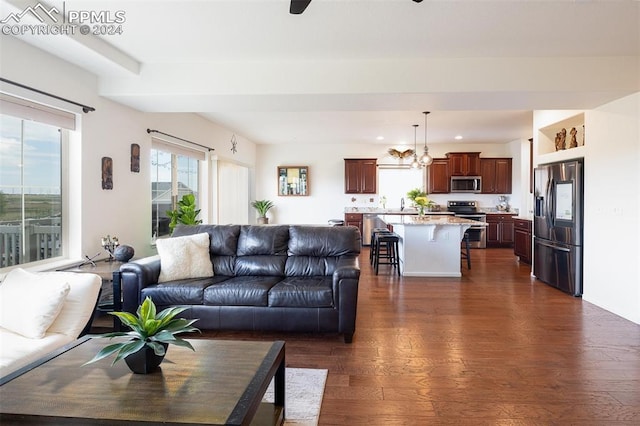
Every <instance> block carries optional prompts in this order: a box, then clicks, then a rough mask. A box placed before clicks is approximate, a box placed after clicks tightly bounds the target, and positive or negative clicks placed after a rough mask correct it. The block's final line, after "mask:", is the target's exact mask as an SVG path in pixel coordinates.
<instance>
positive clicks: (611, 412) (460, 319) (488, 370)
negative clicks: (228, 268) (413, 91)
mask: <svg viewBox="0 0 640 426" xmlns="http://www.w3.org/2000/svg"><path fill="white" fill-rule="evenodd" d="M472 262H473V264H472V269H471V270H469V271H468V270H467V269H466V267H465V266H463V268H462V271H463V277H462V278H445V279H443V278H402V277H398V276H396V275H393V274H388V273H387V272H386V271H387V270H386V269H382V267H381V271H380V275H378V276H376V275H374V273H373V271H372V269H371V267H370V266H369V263H368V248H365V249H364V251H363V253H362V255H361V267H362V275H361V280H360V283H361V284H360V292H359V301H358V319H357V329H356V333H355V336H354V341H353V343H352V344H345V343H343V342H342V339H341V338H340V337H339V336H336V335H320V336H318V335H312V334H308V335H307V334H304V335H300V334H272V333H270V334H259V333H228V332H225V333H221V332H220V333H207V334H206V336H207V337H213V338H238V339H259V340H263V339H271V340H273V339H284V340H286V357H287V365H288V366H291V367H307V368H325V369H328V370H329V375H328V379H327V386H326V390H325V394H324V399H323V403H322V411H321V416H320V424H322V425H353V424H367V425H423V424H429V425H431V424H433V425H453V424H455V425H638V424H640V325H637V324H634V323H632V322H630V321H627V320H624V319H622V318H620V317H618V316H616V315H614V314H612V313H609V312H607V311H605V310H603V309H600V308H598V307H596V306H593V305H591V304H589V303H587V302H584V301H582V299H580V298H574V297H571V296H569V295H566V294H564V293H561V292H560V291H558V290H556V289H553V288H551V287H549V286H547V285H546V284H544V283H541V282H539V281H536V280H533V279H531V277H530V268H529V266H528V265H524V264H522V265H521V264H519V263H518V262H517V261H516V260H515V257H514V256H513V251H512V250H510V249H487V250H473V251H472Z"/></svg>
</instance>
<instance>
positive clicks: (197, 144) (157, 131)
mask: <svg viewBox="0 0 640 426" xmlns="http://www.w3.org/2000/svg"><path fill="white" fill-rule="evenodd" d="M147 133H149V134H151V133H159V134H161V135H165V136H169V137H170V138H174V139H178V140H181V141H184V142H187V143H190V144H193V145H196V146H199V147H200V148H204V149H207V150H209V152H211V151H215V148H209V147H208V146H204V145H200V144H199V143H195V142H191V141H188V140H186V139H182V138H179V137H177V136H173V135H170V134H168V133H164V132H161V131H160V130H152V129H147Z"/></svg>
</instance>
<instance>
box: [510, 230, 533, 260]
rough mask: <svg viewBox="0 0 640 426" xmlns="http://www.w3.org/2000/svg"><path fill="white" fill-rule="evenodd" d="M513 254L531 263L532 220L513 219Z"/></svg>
mask: <svg viewBox="0 0 640 426" xmlns="http://www.w3.org/2000/svg"><path fill="white" fill-rule="evenodd" d="M513 239H514V241H513V254H515V255H516V256H518V259H520V262H523V263H528V264H529V265H530V264H531V221H530V220H528V219H520V218H518V219H513Z"/></svg>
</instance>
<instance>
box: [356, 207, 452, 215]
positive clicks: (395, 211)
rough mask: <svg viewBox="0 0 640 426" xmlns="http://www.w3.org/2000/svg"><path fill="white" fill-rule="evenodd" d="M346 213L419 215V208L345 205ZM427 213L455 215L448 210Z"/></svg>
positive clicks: (426, 213) (428, 213)
mask: <svg viewBox="0 0 640 426" xmlns="http://www.w3.org/2000/svg"><path fill="white" fill-rule="evenodd" d="M344 212H345V213H364V214H377V215H417V214H418V210H417V209H415V208H413V207H407V208H405V209H404V210H400V209H397V208H396V209H382V208H379V207H345V209H344ZM424 214H425V215H453V214H454V213H452V212H448V211H446V210H445V211H439V212H427V211H426V212H424Z"/></svg>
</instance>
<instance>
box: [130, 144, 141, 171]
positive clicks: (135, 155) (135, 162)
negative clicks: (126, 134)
mask: <svg viewBox="0 0 640 426" xmlns="http://www.w3.org/2000/svg"><path fill="white" fill-rule="evenodd" d="M131 171H132V172H133V173H140V145H138V144H137V143H132V144H131Z"/></svg>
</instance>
